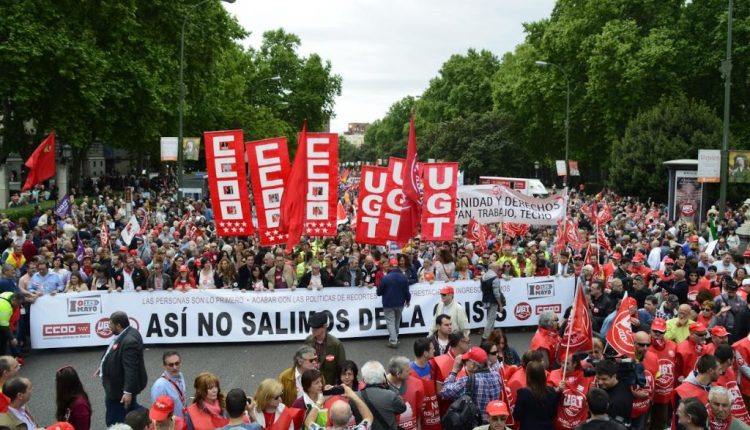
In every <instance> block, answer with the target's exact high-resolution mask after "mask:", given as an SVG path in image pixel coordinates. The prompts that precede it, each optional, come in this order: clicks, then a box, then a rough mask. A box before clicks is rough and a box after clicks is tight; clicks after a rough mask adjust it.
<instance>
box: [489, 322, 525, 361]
mask: <svg viewBox="0 0 750 430" xmlns="http://www.w3.org/2000/svg"><path fill="white" fill-rule="evenodd" d="M487 340H489V341H490V342H492V343H493V344H495V345H496V346H497V354H498V355H497V356H498V359H499V360H500V361H501V362H502V363H503V364H505V365H509V366H518V365H520V364H521V357H520V356H519V355H518V351H516V350H515V349H514V348H513V347H512V346H510V345H509V344H508V337H507V336H506V335H505V332H504V331H503V329H501V328H496V329H494V330H492V333H490V335H489V336H487Z"/></svg>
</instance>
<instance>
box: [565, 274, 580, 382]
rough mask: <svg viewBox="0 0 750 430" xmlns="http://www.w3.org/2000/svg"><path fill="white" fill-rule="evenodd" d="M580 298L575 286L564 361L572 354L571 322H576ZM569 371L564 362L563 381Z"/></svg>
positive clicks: (566, 329) (566, 328) (566, 327)
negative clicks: (577, 305)
mask: <svg viewBox="0 0 750 430" xmlns="http://www.w3.org/2000/svg"><path fill="white" fill-rule="evenodd" d="M577 297H578V285H574V286H573V308H572V309H571V310H570V318H568V325H567V326H565V331H566V332H568V335H567V336H568V346H567V347H565V356H564V357H563V360H565V361H567V360H568V354H570V337H571V335H572V334H573V331H572V329H570V330H569V328H570V323H571V321H575V315H576V304H577V302H578V300H576V298H577ZM566 370H567V366H566V365H565V362H563V371H562V380H563V381H565V373H566Z"/></svg>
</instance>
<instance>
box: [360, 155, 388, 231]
mask: <svg viewBox="0 0 750 430" xmlns="http://www.w3.org/2000/svg"><path fill="white" fill-rule="evenodd" d="M387 181H388V169H387V168H385V167H377V166H362V172H361V173H360V177H359V199H358V200H357V207H358V208H359V210H358V211H357V222H356V226H357V227H356V234H357V235H356V237H357V243H368V244H371V245H385V244H386V238H385V237H384V236H380V235H378V233H377V228H378V225H379V224H381V222H380V216H381V214H382V212H383V206H384V204H385V196H386V183H387Z"/></svg>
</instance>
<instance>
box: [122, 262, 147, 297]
mask: <svg viewBox="0 0 750 430" xmlns="http://www.w3.org/2000/svg"><path fill="white" fill-rule="evenodd" d="M147 279H148V276H147V275H146V272H144V271H143V269H141V268H140V267H138V266H136V265H135V259H134V258H133V257H132V256H128V257H127V258H126V259H125V265H124V266H123V267H122V269H120V270H118V271H117V272H116V273H115V287H116V288H117V291H133V290H136V291H140V290H143V289H145V288H146V280H147Z"/></svg>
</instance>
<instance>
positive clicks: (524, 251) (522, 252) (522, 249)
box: [516, 247, 526, 254]
mask: <svg viewBox="0 0 750 430" xmlns="http://www.w3.org/2000/svg"><path fill="white" fill-rule="evenodd" d="M516 254H526V250H525V249H524V248H520V247H519V248H516Z"/></svg>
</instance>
